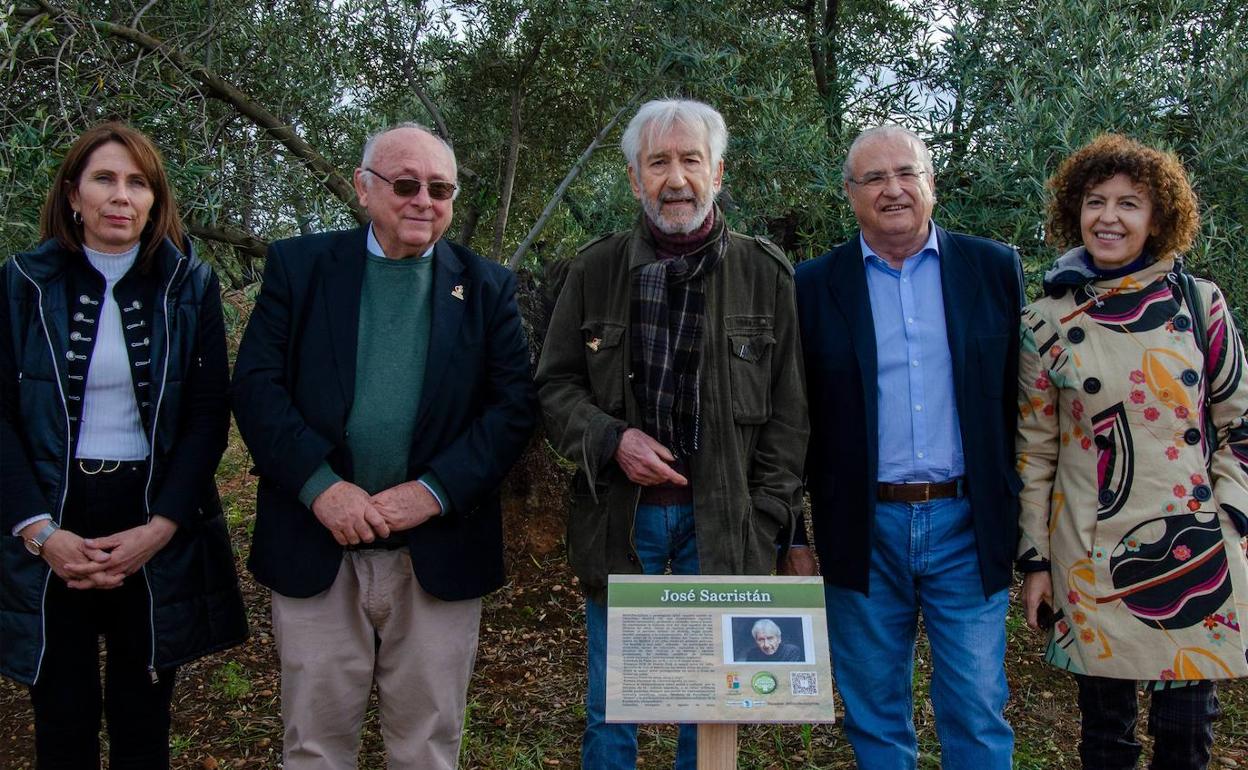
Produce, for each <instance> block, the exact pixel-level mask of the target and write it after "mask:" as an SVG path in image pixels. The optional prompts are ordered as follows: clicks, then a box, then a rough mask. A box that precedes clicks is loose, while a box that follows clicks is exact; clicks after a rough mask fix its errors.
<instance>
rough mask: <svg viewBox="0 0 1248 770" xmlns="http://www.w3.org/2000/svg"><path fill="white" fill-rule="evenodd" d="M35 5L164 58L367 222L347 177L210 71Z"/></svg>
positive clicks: (149, 42) (122, 32) (106, 27)
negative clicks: (279, 146) (273, 141)
mask: <svg viewBox="0 0 1248 770" xmlns="http://www.w3.org/2000/svg"><path fill="white" fill-rule="evenodd" d="M37 2H39V5H40V6H41V7H42V8H43V9H44V10H45V11H46V12H47V13H48V14H49V15H50V16H52V17H53V18H62V19H65V20H67V21H78V22H79V23H83V24H86V25H89V26H91V27H92V28H94V29H96V30H97V31H99V32H102V33H105V34H107V35H111V36H113V37H117V38H120V39H122V40H125V41H127V42H129V43H132V44H134V45H136V46H138V47H140V48H142V49H144V50H146V51H149V52H151V53H157V54H160V55H161V56H163V57H165V59H166V60H167V61H168V62H169V63H171V64H172V65H173V66H174V67H176V68H178V69H179V70H181V71H182V72H183V73H184V74H185V75H187V76H188V77H190V78H192V79H193V80H195V81H197V82H199V84H200V85H202V86H203V87H204V88H205V89H206V91H207V94H208V95H209V96H211V97H213V98H215V99H217V100H219V101H222V102H225V103H226V104H228V105H230V106H231V107H233V108H234V109H235V110H236V111H238V112H239V113H240V114H242V115H243V116H245V117H247V118H248V119H250V120H251V121H252V122H253V123H255V124H256V125H257V126H259V127H260V128H262V129H264V131H265V132H266V133H267V134H268V135H269V136H271V137H273V138H274V139H276V140H277V141H279V142H281V143H282V145H283V146H285V147H286V149H287V150H289V151H290V152H291V154H293V155H294V156H295V157H297V158H299V159H300V160H301V161H303V163H304V165H306V166H307V167H308V168H309V169H310V170H311V171H312V173H313V174H314V175H315V176H316V177H317V178H318V179H320V180H321V184H323V185H325V187H326V188H327V189H328V190H329V191H330V192H331V193H333V195H334V196H335V197H337V198H338V199H339V200H340V201H342V202H343V204H345V205H346V206H347V208H349V209H350V210H351V213H352V214H353V215H355V218H356V219H357V220H358V221H360V222H361V223H362V222H366V221H367V220H368V216H367V214H366V213H365V212H364V209H363V207H362V206H360V203H359V201H358V200H356V198H355V189H354V188H353V187H352V186H351V183H350V182H349V181H348V180H347V179H346V177H344V176H343V175H342V174H340V173H339V172H338V169H337V168H335V167H334V166H333V165H332V164H331V163H330V162H329V161H328V160H326V159H325V158H324V157H323V156H322V155H321V154H320V153H319V152H317V151H316V149H315V148H313V147H312V145H310V144H308V143H307V142H306V141H305V140H304V139H303V137H301V136H299V134H298V133H296V132H295V130H294V129H293V128H292V127H291V126H290V125H289V124H288V123H286V122H284V121H283V120H281V119H280V118H278V116H277V115H274V114H273V113H272V112H270V111H269V110H268V109H267V108H266V107H264V105H262V104H260V103H259V102H257V101H256V100H255V99H253V98H252V97H251V96H250V95H248V94H247V93H245V92H243V91H242V90H240V89H239V88H238V87H236V86H234V85H233V84H232V83H229V82H228V81H226V80H225V79H224V78H222V77H221V76H220V75H218V74H217V73H216V72H214V71H213V70H210V69H209V68H208V67H206V66H204V65H203V64H202V63H200V62H198V61H196V60H195V59H192V58H191V57H190V56H188V55H186V54H185V53H183V52H182V51H181V50H179V49H178V48H175V47H173V46H171V45H168V44H166V43H165V42H164V41H162V40H159V39H157V38H155V37H152V36H151V35H148V34H147V33H145V32H142V31H140V30H137V29H135V28H133V27H127V26H125V25H122V24H116V23H114V22H110V21H103V20H100V19H86V18H83V17H82V16H79V15H77V14H75V13H74V12H72V11H69V10H67V9H64V8H58V7H56V6H54V5H52V4H50V3H48V2H47V0H37Z"/></svg>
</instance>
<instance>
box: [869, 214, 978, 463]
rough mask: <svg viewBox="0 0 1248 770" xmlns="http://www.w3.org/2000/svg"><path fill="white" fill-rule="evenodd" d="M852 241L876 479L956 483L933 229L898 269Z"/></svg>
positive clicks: (957, 445) (957, 441) (956, 436)
mask: <svg viewBox="0 0 1248 770" xmlns="http://www.w3.org/2000/svg"><path fill="white" fill-rule="evenodd" d="M858 238H859V240H860V242H861V244H862V258H863V262H864V263H865V264H864V267H865V268H866V273H867V290H868V292H869V294H870V297H871V317H872V318H873V319H874V322H875V350H876V360H877V364H878V369H877V372H878V373H877V376H876V383H877V385H876V387H877V388H878V394H877V395H878V398H877V403H878V408H879V480H880V481H887V482H891V483H904V482H912V481H947V480H949V479H953V478H957V477H959V476H961V475H963V474H964V473H965V464H964V462H963V458H962V434H961V432H960V428H959V423H958V404H957V399H956V395H955V391H954V384H953V359H952V357H951V356H950V353H949V335H948V332H947V330H946V327H945V299H944V295H943V293H942V291H941V277H940V248H939V246H938V244H937V241H936V226H935V225H934V224H931V223H929V234H928V237H927V242H926V243H925V244H923V248H922V249H920V250H919V251H918V252H917V253H915V254H913V255H911V256H910V257H908V258H907V259H906V261H905V262H904V263H903V264H902V268H901V270H894V269H893V268H892V267H890V266H889V264H888V262H887V261H885V260H884V258H882V257H880V256H879V255H878V254H876V253H875V252H874V251H873V250H872V249H871V247H870V246H869V245H868V244H867V241H866V239H865V238H863V237H862V235H861V234H860V235H859V236H858Z"/></svg>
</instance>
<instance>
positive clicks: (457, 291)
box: [451, 283, 464, 300]
mask: <svg viewBox="0 0 1248 770" xmlns="http://www.w3.org/2000/svg"><path fill="white" fill-rule="evenodd" d="M451 296H452V297H454V298H455V299H459V300H462V299H463V298H464V285H463V284H462V283H460V284H456V285H455V288H454V289H451Z"/></svg>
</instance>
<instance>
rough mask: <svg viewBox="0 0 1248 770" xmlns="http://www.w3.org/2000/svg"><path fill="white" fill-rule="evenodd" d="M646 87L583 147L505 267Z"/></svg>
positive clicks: (511, 264) (514, 259)
mask: <svg viewBox="0 0 1248 770" xmlns="http://www.w3.org/2000/svg"><path fill="white" fill-rule="evenodd" d="M647 89H649V85H645V86H642V87H641V88H640V89H638V90H637V93H635V94H633V98H631V99H629V100H628V101H627V102H625V104H624V106H623V107H621V108H620V109H619V111H617V112H616V113H615V115H614V116H612V118H611V120H609V121H608V122H607V124H606V125H605V126H603V127H602V130H601V131H599V132H598V135H597V136H595V137H594V138H593V141H591V142H590V143H589V146H588V147H586V148H585V151H584V152H582V153H581V157H579V158H577V159H576V162H575V163H573V164H572V168H570V169H568V173H567V175H565V176H564V177H563V181H562V182H560V183H559V186H558V187H556V188H555V193H554V195H552V196H550V200H549V201H548V202H547V203H546V208H544V209H542V213H541V215H540V216H539V217H538V218H537V221H536V222H534V223H533V227H531V228H530V229H529V234H528V235H526V236H524V241H523V242H521V244H520V246H519V247H518V248H517V249H516V251H515V253H514V254H512V255H511V259H508V260H507V267H509V268H511V269H512V270H515V269H516V267H517V266H518V265H519V264H520V260H522V259H524V254H525V252H527V251H528V250H529V247H530V246H532V245H533V241H535V240H537V236H538V235H540V234H541V232H542V229H543V228H545V227H546V221H547V220H548V219H550V215H551V214H553V213H554V212H555V207H556V206H558V205H559V201H561V200H562V199H563V196H564V194H565V193H567V191H568V187H569V186H571V184H572V181H573V180H575V179H576V178H577V177H578V176H579V175H580V173H581V171H582V170H583V169H584V168H585V164H586V163H587V162H589V159H590V157H591V156H592V155H593V154H594V152H595V151H596V150H597V149H598V146H599V145H600V144H602V142H603V140H605V139H606V138H607V136H608V135H609V134H610V133H611V131H612V130H614V129H615V127H616V125H618V124H619V122H620V120H621V119H623V117H624V116H625V115H626V114H627V113H628V111H629V110H631V109H632V108H633V105H634V104H636V103H637V102H638V101H639V100H640V99H641V97H642V96H644V95H645V93H646V91H647Z"/></svg>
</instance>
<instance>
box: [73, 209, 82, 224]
mask: <svg viewBox="0 0 1248 770" xmlns="http://www.w3.org/2000/svg"><path fill="white" fill-rule="evenodd" d="M74 224H76V225H80V224H82V212H81V211H79V210H77V209H74Z"/></svg>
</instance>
